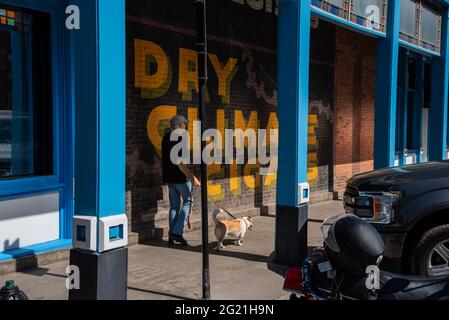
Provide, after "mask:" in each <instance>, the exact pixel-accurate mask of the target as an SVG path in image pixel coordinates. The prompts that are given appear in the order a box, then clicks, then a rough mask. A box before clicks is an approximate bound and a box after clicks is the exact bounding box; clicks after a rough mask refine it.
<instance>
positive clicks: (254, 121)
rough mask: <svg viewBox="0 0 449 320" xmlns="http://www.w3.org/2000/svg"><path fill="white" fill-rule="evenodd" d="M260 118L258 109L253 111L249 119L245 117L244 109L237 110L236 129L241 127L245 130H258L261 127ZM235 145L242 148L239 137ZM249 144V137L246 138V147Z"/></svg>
mask: <svg viewBox="0 0 449 320" xmlns="http://www.w3.org/2000/svg"><path fill="white" fill-rule="evenodd" d="M258 119H259V117H258V114H257V111H252V112H251V115H250V117H249V120H248V121H246V120H245V117H244V116H243V112H242V110H236V111H235V114H234V123H235V129H241V130H242V131H243V132H245V131H246V130H248V129H253V130H255V131H256V132H257V130H258V128H259V122H258ZM235 146H236V148H241V146H240V141H239V140H238V139H236V143H235ZM247 146H248V141H247V139H245V147H247Z"/></svg>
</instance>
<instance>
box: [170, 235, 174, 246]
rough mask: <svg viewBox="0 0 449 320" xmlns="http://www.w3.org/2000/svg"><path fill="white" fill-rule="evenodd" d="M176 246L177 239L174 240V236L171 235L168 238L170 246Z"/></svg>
mask: <svg viewBox="0 0 449 320" xmlns="http://www.w3.org/2000/svg"><path fill="white" fill-rule="evenodd" d="M174 244H175V239H173V236H172V235H170V236H169V237H168V245H169V246H172V245H174Z"/></svg>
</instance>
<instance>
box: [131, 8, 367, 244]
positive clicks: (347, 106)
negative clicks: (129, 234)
mask: <svg viewBox="0 0 449 320" xmlns="http://www.w3.org/2000/svg"><path fill="white" fill-rule="evenodd" d="M257 3H258V5H257V6H256V5H255V4H256V2H250V1H248V2H245V1H234V0H219V1H218V0H217V1H209V2H208V8H207V9H208V35H209V47H208V49H209V83H208V95H207V98H208V104H207V108H208V110H207V114H208V118H207V125H208V126H209V127H213V128H219V129H220V130H224V129H225V128H230V129H234V128H255V129H257V128H260V129H270V128H278V120H277V114H276V108H277V87H276V72H277V70H276V59H277V55H276V50H277V15H276V6H275V1H270V0H266V1H257ZM262 3H264V5H263V6H261V5H260V4H262ZM355 36H356V41H355V42H354V41H353V40H352V38H353V35H352V34H349V33H344V32H343V31H342V30H340V29H339V30H338V32H337V34H336V28H335V26H333V25H331V24H329V23H327V22H323V21H321V22H320V23H319V27H318V28H316V29H312V31H311V68H310V111H309V113H310V114H309V123H310V124H309V156H308V163H309V174H308V180H309V182H310V184H311V187H312V191H313V194H314V195H319V196H320V197H319V198H320V199H328V198H326V195H329V193H330V192H331V191H333V189H334V185H339V186H341V185H343V184H344V182H345V181H346V179H347V178H348V177H349V176H351V175H352V173H355V172H358V170H365V169H366V168H368V167H369V166H370V165H372V143H371V142H369V141H372V137H370V134H369V132H370V130H371V129H372V120H373V114H372V112H371V113H370V110H372V108H373V106H372V103H370V102H369V101H371V100H373V95H374V91H373V90H371V89H372V87H373V86H374V82H373V81H374V80H373V79H374V77H372V72H373V71H374V70H373V65H374V60H373V59H374V57H373V56H372V55H370V56H369V57H361V56H362V53H361V51H363V50H365V51H367V52H368V51H370V50H371V49H372V47H373V46H372V44H370V43H369V41H368V40H363V39H361V38H360V37H357V35H355ZM195 41H196V33H195V10H194V6H193V5H192V3H191V2H189V1H185V0H170V1H166V0H151V1H141V0H128V1H127V184H126V188H127V214H128V216H129V220H130V227H131V231H133V232H136V233H139V235H140V240H146V239H148V238H154V237H160V236H161V235H162V232H163V228H166V220H167V212H168V195H167V188H166V187H164V186H162V184H161V181H162V177H161V159H160V143H161V136H162V135H163V132H164V129H165V128H166V127H167V126H168V123H169V120H170V118H171V117H173V116H174V115H175V114H176V113H181V114H183V115H184V116H186V118H188V120H189V123H190V128H189V131H190V132H191V131H192V127H191V125H192V122H193V121H194V120H196V119H197V108H196V105H197V82H196V81H197V80H196V78H197V77H196V73H195V70H196V54H195ZM336 41H337V43H338V44H337V45H336V44H335V43H336ZM354 48H355V49H354ZM370 48H371V49H370ZM357 50H359V51H360V53H358V54H356V52H357ZM371 53H372V52H371ZM356 58H357V59H360V61H361V67H360V68H359V69H360V70H358V69H357V68H356V65H357V64H356V63H353V60H352V59H356ZM345 61H346V62H348V63H349V62H350V63H349V66H350V67H349V68H348V66H346V65H344V63H345ZM336 63H337V66H336ZM357 76H358V77H359V79H358V78H357ZM348 77H349V78H348ZM360 78H363V81H359V80H360ZM370 81H371V82H370ZM360 83H362V84H360ZM344 84H346V86H344ZM359 84H360V85H359ZM335 106H337V107H336V108H335ZM335 109H336V112H335V111H334V110H335ZM353 118H357V119H361V121H360V120H359V121H353V120H352V119H353ZM334 131H335V134H336V136H334ZM371 131H372V130H371ZM360 134H361V135H362V136H361V137H360V138H359V139H358V140H357V138H355V139H354V141H352V140H351V141H350V143H349V144H347V143H348V141H346V140H344V139H348V136H352V135H360ZM369 139H371V140H369ZM334 140H335V141H337V142H338V145H337V146H335V147H334V146H333V145H334ZM362 141H367V142H368V143H366V144H364V143H362ZM348 150H349V151H348ZM334 153H336V156H337V157H336V158H335V160H334V156H333V154H334ZM348 154H350V157H347V155H348ZM346 161H347V162H346ZM345 163H347V164H348V168H349V169H348V170H346V169H345V168H346V167H345ZM198 169H199V168H198V167H196V166H192V170H194V171H196V172H198ZM208 172H209V174H208V178H209V180H210V183H209V186H208V187H209V197H210V198H211V199H212V200H211V202H210V208H213V207H214V206H215V203H214V201H216V202H218V203H219V204H220V205H224V206H226V207H228V208H229V209H230V210H232V211H233V212H242V213H245V214H260V213H261V214H268V213H274V209H275V206H274V203H275V198H276V176H268V177H261V176H260V175H259V168H258V166H254V165H248V164H246V165H238V166H237V165H235V166H229V165H226V166H210V167H209V169H208ZM334 173H336V178H334ZM194 198H195V202H196V204H197V205H196V206H195V208H194V213H195V214H194V217H193V222H194V223H195V222H198V221H199V217H200V215H199V211H200V210H199V203H200V196H199V190H195V192H194Z"/></svg>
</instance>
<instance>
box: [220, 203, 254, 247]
mask: <svg viewBox="0 0 449 320" xmlns="http://www.w3.org/2000/svg"><path fill="white" fill-rule="evenodd" d="M222 213H225V212H224V211H223V210H222V209H215V210H214V212H213V218H214V221H215V236H216V237H217V241H218V244H217V248H216V249H217V250H218V251H220V250H221V249H225V246H224V245H223V241H224V240H225V239H226V238H227V237H228V238H232V239H235V240H237V241H236V245H238V246H242V245H243V239H244V238H245V235H246V232H247V231H248V230H252V229H253V227H254V226H253V222H252V220H251V218H250V217H242V218H240V219H237V220H219V219H218V215H220V214H222Z"/></svg>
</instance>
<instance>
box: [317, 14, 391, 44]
mask: <svg viewBox="0 0 449 320" xmlns="http://www.w3.org/2000/svg"><path fill="white" fill-rule="evenodd" d="M311 12H312V13H313V14H314V15H316V16H318V17H320V18H321V19H323V20H326V21H328V22H330V23H334V24H336V25H339V26H341V27H343V28H347V29H351V30H352V31H355V32H357V33H361V34H363V35H367V36H370V37H376V38H386V34H385V33H383V32H380V31H377V30H373V29H370V28H366V27H363V26H361V25H358V24H356V23H353V22H351V21H348V20H346V19H343V18H341V17H338V16H335V15H333V14H331V13H329V12H326V11H324V10H321V9H319V8H317V7H315V6H311Z"/></svg>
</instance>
